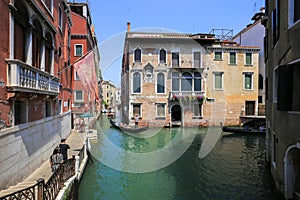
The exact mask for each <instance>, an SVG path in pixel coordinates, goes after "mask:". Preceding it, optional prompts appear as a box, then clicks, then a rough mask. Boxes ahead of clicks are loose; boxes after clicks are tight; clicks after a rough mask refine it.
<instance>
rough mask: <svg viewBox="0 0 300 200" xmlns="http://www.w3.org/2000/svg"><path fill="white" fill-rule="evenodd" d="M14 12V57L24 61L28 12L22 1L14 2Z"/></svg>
mask: <svg viewBox="0 0 300 200" xmlns="http://www.w3.org/2000/svg"><path fill="white" fill-rule="evenodd" d="M15 8H16V10H17V12H15V13H14V58H15V59H19V60H21V61H23V62H26V57H25V55H26V53H25V51H26V47H25V45H26V30H27V29H28V27H29V17H28V13H27V11H26V9H25V6H24V5H23V3H22V1H16V2H15Z"/></svg>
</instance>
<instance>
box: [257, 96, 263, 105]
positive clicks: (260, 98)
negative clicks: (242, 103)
mask: <svg viewBox="0 0 300 200" xmlns="http://www.w3.org/2000/svg"><path fill="white" fill-rule="evenodd" d="M262 102H263V97H262V96H261V95H259V96H258V103H262Z"/></svg>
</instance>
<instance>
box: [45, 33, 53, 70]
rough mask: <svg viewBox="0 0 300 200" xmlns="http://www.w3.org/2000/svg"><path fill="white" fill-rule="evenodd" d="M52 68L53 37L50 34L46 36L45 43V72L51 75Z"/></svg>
mask: <svg viewBox="0 0 300 200" xmlns="http://www.w3.org/2000/svg"><path fill="white" fill-rule="evenodd" d="M51 67H52V37H51V35H50V34H49V33H47V34H46V41H45V71H46V72H48V73H50V72H51Z"/></svg>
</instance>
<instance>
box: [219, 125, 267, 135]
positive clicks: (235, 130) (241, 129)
mask: <svg viewBox="0 0 300 200" xmlns="http://www.w3.org/2000/svg"><path fill="white" fill-rule="evenodd" d="M222 131H223V132H231V133H244V134H264V133H266V130H265V128H252V127H233V126H223V128H222Z"/></svg>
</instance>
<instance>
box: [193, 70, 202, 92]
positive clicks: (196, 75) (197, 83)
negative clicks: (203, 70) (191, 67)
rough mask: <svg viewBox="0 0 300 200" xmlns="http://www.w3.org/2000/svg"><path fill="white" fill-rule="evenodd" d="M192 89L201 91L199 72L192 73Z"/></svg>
mask: <svg viewBox="0 0 300 200" xmlns="http://www.w3.org/2000/svg"><path fill="white" fill-rule="evenodd" d="M194 91H201V74H200V73H199V72H195V73H194Z"/></svg>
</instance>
